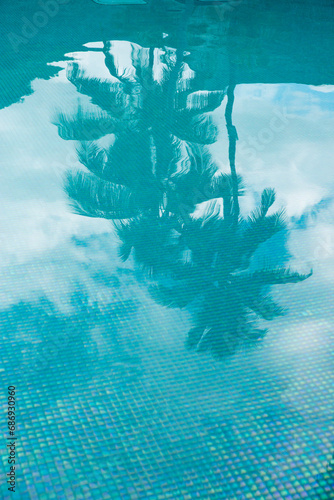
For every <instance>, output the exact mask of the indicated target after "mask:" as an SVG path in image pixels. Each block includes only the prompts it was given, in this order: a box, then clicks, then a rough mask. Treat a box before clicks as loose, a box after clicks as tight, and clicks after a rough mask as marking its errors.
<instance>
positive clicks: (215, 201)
mask: <svg viewBox="0 0 334 500" xmlns="http://www.w3.org/2000/svg"><path fill="white" fill-rule="evenodd" d="M113 47H114V44H113V43H110V42H109V43H104V49H103V50H104V55H105V63H106V66H107V67H108V70H109V72H110V74H111V75H112V77H113V79H114V81H113V83H110V82H109V83H108V82H107V81H99V80H97V79H89V78H87V77H86V76H85V75H84V74H82V72H80V70H79V68H78V66H77V65H72V66H71V68H70V71H69V72H68V77H69V79H70V81H72V83H74V84H75V85H76V87H77V89H78V90H79V91H80V92H81V93H84V94H87V95H89V96H90V97H91V100H92V102H93V103H94V104H96V105H98V106H99V107H100V111H99V113H97V114H96V115H95V116H89V115H87V114H82V113H79V115H77V116H75V117H69V118H66V117H65V116H64V115H62V116H60V118H59V133H60V135H61V137H63V138H64V139H77V140H80V141H81V143H80V145H79V147H78V157H79V160H80V162H81V163H82V165H84V166H85V167H86V169H87V170H88V171H89V172H90V173H89V174H88V173H86V172H84V171H81V172H79V173H73V172H69V173H68V177H67V182H66V191H67V193H68V195H69V197H70V198H71V200H72V203H73V206H74V209H75V211H76V212H77V213H79V214H82V215H85V216H90V217H103V218H107V219H112V220H113V221H114V224H115V226H116V228H117V231H118V235H119V237H120V240H121V246H120V256H121V258H122V259H123V260H126V259H128V257H129V256H130V254H131V252H132V253H133V255H134V257H135V259H136V261H137V262H139V263H140V264H141V265H142V266H143V268H145V269H146V270H148V272H149V274H150V275H151V276H152V277H153V278H154V280H155V284H154V286H152V287H151V294H152V296H153V297H154V299H155V300H156V301H158V302H159V303H161V304H163V305H164V306H167V307H178V308H185V307H189V308H190V310H191V311H192V313H193V317H194V326H193V328H192V329H191V330H190V331H189V333H188V339H187V342H186V345H187V346H188V347H189V348H193V349H194V348H195V349H196V350H197V351H210V352H211V353H212V354H213V355H214V356H215V357H217V358H220V359H221V358H224V357H226V356H227V355H231V354H233V353H235V352H236V351H237V350H238V349H239V348H241V347H243V346H245V345H250V344H252V343H254V342H257V341H258V340H259V339H260V338H261V337H263V335H264V334H265V331H266V330H263V329H260V328H258V327H257V323H256V320H257V319H258V318H263V319H265V320H271V319H273V318H275V317H276V316H278V315H280V314H282V313H283V310H282V308H281V307H280V306H279V305H278V304H276V303H275V302H274V301H273V300H272V298H271V296H270V286H271V285H275V284H286V283H296V282H298V281H302V280H304V279H306V278H307V277H308V276H309V275H310V274H306V275H303V274H298V273H297V272H293V271H291V270H290V269H288V268H269V267H268V268H263V269H259V270H255V271H254V270H252V267H251V259H252V256H253V255H254V254H255V252H256V251H257V250H258V249H259V247H260V246H261V245H262V244H263V243H265V242H266V241H267V240H269V239H270V238H271V237H273V236H274V235H275V234H276V233H278V232H279V231H282V230H283V229H284V228H285V227H286V223H285V217H284V212H283V211H282V210H280V211H276V212H275V213H272V214H268V211H269V209H270V208H271V207H272V205H273V204H274V202H275V192H274V190H273V189H265V190H264V191H263V193H262V196H261V203H260V206H259V207H258V208H257V209H256V210H255V211H254V212H252V213H251V214H250V215H249V216H248V217H247V218H242V217H240V214H239V201H238V199H239V196H241V195H242V194H243V187H242V182H241V179H240V177H239V176H238V175H237V173H236V168H235V143H236V140H237V134H236V130H235V127H234V126H233V124H232V108H233V98H234V94H233V91H234V86H233V85H232V86H230V87H229V89H228V102H227V107H226V114H225V116H226V124H227V127H228V133H229V139H230V148H229V159H230V166H231V174H230V175H229V174H221V173H219V172H218V168H217V166H216V165H215V164H214V163H213V161H212V158H211V156H210V154H209V151H208V149H207V145H208V144H210V143H213V142H214V141H216V138H217V129H216V126H215V124H214V122H213V119H212V117H211V115H210V112H211V111H212V110H214V109H215V108H216V107H217V106H219V105H220V103H221V101H222V99H223V97H224V92H193V93H192V92H191V82H192V78H193V76H192V72H191V70H190V68H189V67H188V66H187V65H186V63H185V62H184V61H183V60H181V59H180V57H181V56H182V57H183V54H182V53H181V52H180V51H173V50H171V49H168V48H166V47H165V48H164V50H160V49H159V50H158V49H152V48H150V49H144V48H142V47H139V46H137V45H135V44H130V48H131V62H132V64H131V67H130V68H128V67H126V68H121V67H120V64H119V63H117V57H116V55H117V54H115V53H114V52H113V50H112V49H113ZM157 60H158V63H157V64H156V61H157ZM108 120H109V121H108ZM99 124H100V125H99ZM111 132H113V133H114V134H115V140H114V141H113V142H112V143H111V144H110V146H107V147H105V146H104V147H102V146H101V143H99V142H98V141H94V139H97V138H98V137H102V136H104V135H106V134H109V133H111ZM90 134H91V135H90ZM203 202H207V203H206V206H205V209H202V215H201V216H200V217H196V216H195V215H194V212H195V210H196V208H197V207H198V206H202V205H201V203H203ZM202 207H203V206H202ZM203 210H204V211H203Z"/></svg>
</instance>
